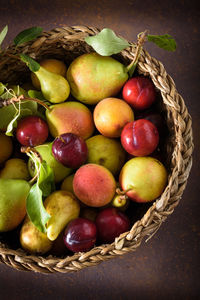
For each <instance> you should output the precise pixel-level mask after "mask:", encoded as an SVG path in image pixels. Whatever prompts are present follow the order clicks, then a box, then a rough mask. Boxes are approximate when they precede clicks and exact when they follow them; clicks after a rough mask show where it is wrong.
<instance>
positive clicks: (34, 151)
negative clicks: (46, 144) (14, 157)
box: [20, 146, 42, 184]
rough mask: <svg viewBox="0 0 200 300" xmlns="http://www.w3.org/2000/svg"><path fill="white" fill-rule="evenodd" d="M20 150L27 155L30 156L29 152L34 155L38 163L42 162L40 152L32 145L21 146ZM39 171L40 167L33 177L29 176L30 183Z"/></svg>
mask: <svg viewBox="0 0 200 300" xmlns="http://www.w3.org/2000/svg"><path fill="white" fill-rule="evenodd" d="M20 150H21V152H22V153H26V154H27V155H28V156H29V157H31V154H32V155H34V156H35V158H36V159H37V160H38V161H39V163H40V164H41V163H42V157H41V155H40V153H39V152H38V151H37V150H36V149H35V148H34V147H30V146H28V147H27V146H22V147H21V149H20ZM39 173H40V169H38V170H37V172H36V174H35V176H34V177H33V178H31V180H29V183H30V184H32V183H33V182H34V181H35V180H36V179H37V178H38V176H39Z"/></svg>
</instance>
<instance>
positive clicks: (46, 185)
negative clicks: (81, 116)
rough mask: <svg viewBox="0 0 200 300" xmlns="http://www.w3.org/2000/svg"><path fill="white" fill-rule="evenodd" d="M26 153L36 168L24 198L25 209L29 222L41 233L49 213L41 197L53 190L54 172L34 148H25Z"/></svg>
mask: <svg viewBox="0 0 200 300" xmlns="http://www.w3.org/2000/svg"><path fill="white" fill-rule="evenodd" d="M26 153H27V155H28V156H29V157H30V159H31V160H32V162H33V163H34V166H35V170H36V176H35V177H34V179H35V178H36V182H35V183H34V184H33V186H32V187H31V189H30V192H29V194H28V197H27V199H26V211H27V214H28V216H29V218H30V220H31V222H32V223H33V224H34V225H35V226H36V227H37V228H38V229H39V230H40V231H41V232H43V233H45V232H46V223H47V222H48V220H49V219H50V217H51V216H50V215H49V214H48V213H47V211H46V210H45V208H44V204H43V197H48V196H49V195H50V194H51V193H52V192H53V191H54V190H55V184H54V173H53V170H52V169H51V167H50V166H49V165H48V164H47V163H46V161H44V160H42V159H41V157H40V156H38V153H37V154H36V152H35V150H33V149H30V148H29V149H27V150H26Z"/></svg>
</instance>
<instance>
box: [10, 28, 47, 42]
mask: <svg viewBox="0 0 200 300" xmlns="http://www.w3.org/2000/svg"><path fill="white" fill-rule="evenodd" d="M42 31H43V29H42V27H31V28H28V29H25V30H23V31H21V32H20V33H19V34H18V35H17V36H16V37H15V38H14V44H15V45H16V46H17V45H21V44H23V43H26V42H29V41H31V40H33V39H35V38H36V37H38V36H39V35H40V34H41V33H42Z"/></svg>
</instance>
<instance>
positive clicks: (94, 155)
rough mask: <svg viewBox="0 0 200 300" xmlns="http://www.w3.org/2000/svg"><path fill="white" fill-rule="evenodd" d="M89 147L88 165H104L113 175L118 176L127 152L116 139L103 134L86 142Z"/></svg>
mask: <svg viewBox="0 0 200 300" xmlns="http://www.w3.org/2000/svg"><path fill="white" fill-rule="evenodd" d="M86 144H87V147H88V159H87V162H88V163H93V164H97V165H102V166H104V167H105V168H107V169H108V170H110V172H112V174H113V175H117V174H118V173H119V171H120V169H121V168H122V166H123V164H124V162H125V156H126V154H125V151H124V149H123V148H122V146H121V144H120V142H119V141H118V140H116V139H112V138H107V137H105V136H103V135H101V134H99V135H95V136H93V137H91V138H89V139H88V140H86Z"/></svg>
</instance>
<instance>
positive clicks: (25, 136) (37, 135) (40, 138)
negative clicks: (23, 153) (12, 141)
mask: <svg viewBox="0 0 200 300" xmlns="http://www.w3.org/2000/svg"><path fill="white" fill-rule="evenodd" d="M48 135H49V129H48V125H47V123H46V122H45V121H44V120H43V119H42V118H40V117H37V116H27V117H25V118H23V119H21V120H20V121H19V122H18V126H17V129H16V137H17V140H18V141H19V142H20V144H22V145H24V146H31V147H34V146H38V145H41V144H43V143H44V142H45V141H46V139H47V138H48Z"/></svg>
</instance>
